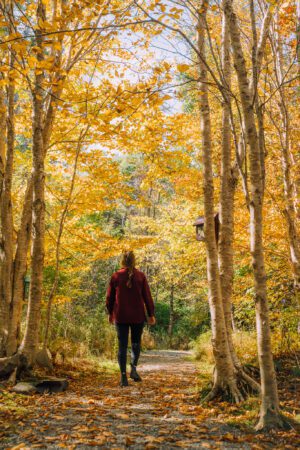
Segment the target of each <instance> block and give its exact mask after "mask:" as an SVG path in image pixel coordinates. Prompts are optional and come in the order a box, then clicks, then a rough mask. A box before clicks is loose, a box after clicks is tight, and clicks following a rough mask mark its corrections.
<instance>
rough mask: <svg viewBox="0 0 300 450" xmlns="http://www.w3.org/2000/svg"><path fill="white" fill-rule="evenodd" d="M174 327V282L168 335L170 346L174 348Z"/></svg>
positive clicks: (171, 293)
mask: <svg viewBox="0 0 300 450" xmlns="http://www.w3.org/2000/svg"><path fill="white" fill-rule="evenodd" d="M173 327H174V285H173V284H172V286H171V292H170V317H169V326H168V336H169V346H170V348H172V337H173Z"/></svg>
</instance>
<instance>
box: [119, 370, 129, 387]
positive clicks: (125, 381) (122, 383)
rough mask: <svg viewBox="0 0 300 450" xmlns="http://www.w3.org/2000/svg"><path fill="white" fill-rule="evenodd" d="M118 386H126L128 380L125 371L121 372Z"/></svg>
mask: <svg viewBox="0 0 300 450" xmlns="http://www.w3.org/2000/svg"><path fill="white" fill-rule="evenodd" d="M120 386H121V387H124V386H128V380H127V375H126V373H122V374H121V381H120Z"/></svg>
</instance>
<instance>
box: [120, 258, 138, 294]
mask: <svg viewBox="0 0 300 450" xmlns="http://www.w3.org/2000/svg"><path fill="white" fill-rule="evenodd" d="M122 266H123V267H126V269H128V280H127V283H126V286H127V287H129V288H131V287H132V277H133V269H134V267H135V256H134V253H133V251H131V250H130V251H128V252H124V253H123V256H122Z"/></svg>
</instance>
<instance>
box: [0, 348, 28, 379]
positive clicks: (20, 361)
mask: <svg viewBox="0 0 300 450" xmlns="http://www.w3.org/2000/svg"><path fill="white" fill-rule="evenodd" d="M26 369H28V361H27V358H26V356H25V355H23V354H20V353H16V354H14V355H12V356H7V357H5V358H0V379H7V378H9V377H10V375H11V374H12V373H13V372H16V374H15V376H16V378H19V376H20V374H21V373H22V372H23V371H24V370H26Z"/></svg>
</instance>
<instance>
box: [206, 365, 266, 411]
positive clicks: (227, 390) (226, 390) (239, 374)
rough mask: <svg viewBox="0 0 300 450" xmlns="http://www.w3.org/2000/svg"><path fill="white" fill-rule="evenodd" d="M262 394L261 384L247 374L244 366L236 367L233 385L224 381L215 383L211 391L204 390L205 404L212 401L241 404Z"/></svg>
mask: <svg viewBox="0 0 300 450" xmlns="http://www.w3.org/2000/svg"><path fill="white" fill-rule="evenodd" d="M259 393H260V385H259V383H258V382H257V381H256V380H255V379H254V378H252V377H251V376H250V375H248V373H246V372H245V370H244V368H243V367H242V366H240V367H238V368H237V367H236V376H235V380H234V381H232V382H231V383H229V382H227V381H224V380H222V381H221V382H218V381H215V382H214V385H213V387H212V388H211V389H209V390H207V389H206V390H203V392H202V394H204V396H203V400H202V401H203V402H204V403H207V402H210V401H212V400H218V401H226V402H229V403H240V402H242V401H244V400H245V399H246V398H247V397H249V396H250V395H258V394H259Z"/></svg>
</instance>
